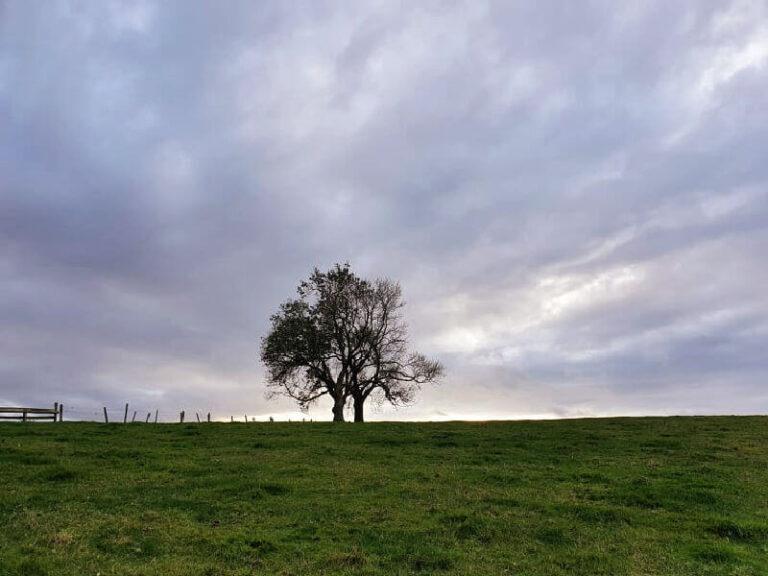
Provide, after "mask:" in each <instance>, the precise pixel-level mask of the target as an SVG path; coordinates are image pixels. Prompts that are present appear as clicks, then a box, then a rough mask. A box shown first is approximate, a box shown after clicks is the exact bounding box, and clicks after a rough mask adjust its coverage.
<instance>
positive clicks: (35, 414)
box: [0, 402, 64, 422]
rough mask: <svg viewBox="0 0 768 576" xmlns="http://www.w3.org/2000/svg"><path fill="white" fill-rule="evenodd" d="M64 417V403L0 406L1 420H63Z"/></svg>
mask: <svg viewBox="0 0 768 576" xmlns="http://www.w3.org/2000/svg"><path fill="white" fill-rule="evenodd" d="M63 419H64V405H63V404H59V403H58V402H55V403H54V404H53V408H24V407H19V406H0V420H21V421H22V422H29V421H31V420H50V421H52V422H61V421H62V420H63Z"/></svg>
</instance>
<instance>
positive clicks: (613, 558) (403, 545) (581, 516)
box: [0, 417, 768, 576]
mask: <svg viewBox="0 0 768 576" xmlns="http://www.w3.org/2000/svg"><path fill="white" fill-rule="evenodd" d="M0 574H2V575H3V576H6V575H9V576H10V575H27V576H33V575H44V574H62V575H64V574H66V575H71V574H91V575H96V574H101V575H102V576H106V575H111V574H158V575H160V574H162V575H177V574H179V575H180V574H184V575H187V574H198V575H224V574H285V575H287V574H295V575H305V574H494V575H497V574H499V575H500V574H516V575H533V574H542V575H545V574H546V575H579V574H581V575H589V576H595V575H600V574H605V575H619V574H633V575H634V574H636V575H641V574H674V575H687V574H689V575H696V576H700V575H708V574H712V575H715V574H717V575H726V574H728V575H740V576H746V575H755V576H757V575H764V574H768V418H757V417H754V418H746V417H744V418H733V417H727V418H639V419H607V420H568V421H557V422H492V423H483V424H474V423H445V424H423V423H421V424H415V423H369V424H364V425H352V424H343V425H333V424H330V423H327V424H326V423H314V424H310V423H293V424H288V423H285V424H284V423H273V424H270V423H264V424H184V425H180V424H156V425H153V424H130V425H122V424H110V425H105V424H86V423H63V424H56V425H53V424H40V423H36V424H2V425H0Z"/></svg>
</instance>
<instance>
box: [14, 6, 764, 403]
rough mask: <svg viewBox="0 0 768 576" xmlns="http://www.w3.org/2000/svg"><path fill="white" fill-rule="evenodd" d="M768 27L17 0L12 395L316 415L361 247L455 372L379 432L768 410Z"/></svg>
mask: <svg viewBox="0 0 768 576" xmlns="http://www.w3.org/2000/svg"><path fill="white" fill-rule="evenodd" d="M766 12H768V9H766V7H765V5H764V4H763V3H761V2H749V1H743V2H742V1H735V2H731V3H725V2H693V1H691V2H687V1H686V2H675V3H672V4H670V3H663V2H655V3H654V2H650V3H642V4H638V5H634V4H626V5H624V6H622V7H617V6H616V5H615V3H609V2H592V3H588V4H586V5H580V6H578V7H576V6H572V7H564V6H563V5H562V3H548V2H538V3H531V2H527V3H511V4H510V3H503V2H498V3H497V2H489V3H478V2H467V3H452V4H450V5H448V4H444V3H440V2H435V3H424V4H419V6H409V7H402V6H396V5H394V4H392V5H386V4H385V5H381V4H376V3H370V4H369V3H365V2H360V3H355V4H354V6H352V7H350V5H349V4H348V3H345V4H341V3H333V2H332V3H328V4H325V5H323V6H320V5H318V4H315V3H305V4H304V5H301V4H290V5H289V4H286V3H282V2H264V3H260V4H259V5H258V6H257V5H254V4H253V3H251V2H230V3H227V5H226V7H225V8H222V7H221V6H213V4H211V3H209V2H180V3H173V2H163V3H155V2H150V1H145V2H135V3H122V2H65V1H61V2H58V3H55V4H54V5H53V6H52V7H48V8H46V9H45V10H42V9H40V8H39V7H36V6H35V5H34V4H30V3H26V2H16V1H10V2H6V3H4V4H0V345H2V350H3V354H2V357H0V402H8V403H24V404H40V403H42V404H46V403H50V402H52V401H53V400H60V401H62V402H65V403H66V404H69V405H71V406H73V407H74V409H75V413H74V415H77V411H78V410H79V411H81V413H82V416H83V417H85V416H87V415H89V414H92V413H93V411H94V410H97V409H98V407H99V406H101V405H103V404H108V405H110V406H116V407H117V406H120V405H121V404H122V403H123V402H125V401H129V402H131V403H132V404H133V405H135V406H137V408H141V409H143V408H146V409H147V410H149V409H151V408H159V409H161V410H162V411H163V413H165V414H166V415H167V416H168V417H171V416H172V415H173V414H174V413H175V412H176V411H178V410H180V409H182V408H185V407H186V408H187V409H188V410H201V411H208V410H213V411H214V412H215V413H218V414H221V415H229V414H231V413H240V412H243V411H244V410H243V409H244V408H245V409H246V410H248V411H250V412H252V413H253V414H254V415H255V414H266V413H268V412H285V413H288V412H289V411H292V410H293V407H292V406H291V405H290V404H289V403H287V402H282V401H277V402H270V403H268V402H267V401H266V400H265V399H264V398H263V370H262V367H261V366H260V365H259V363H258V344H259V339H260V337H261V336H263V335H264V333H265V331H266V329H267V326H268V318H269V315H270V314H271V313H272V312H273V311H274V310H275V309H276V307H277V305H278V304H279V303H280V301H281V300H283V299H284V298H286V297H288V296H290V295H291V294H292V292H293V290H294V288H295V286H296V284H297V283H298V281H299V280H301V279H302V278H304V277H306V275H307V274H308V272H309V271H310V270H311V268H312V267H313V266H315V265H318V266H320V267H324V266H329V265H331V264H332V263H334V262H336V261H344V260H349V261H350V262H351V263H352V264H353V266H354V267H355V268H356V269H357V270H358V271H359V272H361V273H363V274H366V275H388V276H391V277H393V278H395V279H398V280H400V281H401V282H402V284H403V286H404V290H405V294H406V297H407V299H408V301H409V310H408V313H409V323H410V326H411V331H412V335H413V340H414V345H415V346H417V347H418V348H419V349H421V350H423V351H425V352H428V353H430V354H434V355H437V356H439V357H441V358H442V359H444V360H445V362H446V364H447V365H448V369H449V376H448V379H447V381H446V382H445V383H444V384H443V385H442V386H441V387H439V388H435V389H430V390H425V391H424V395H423V400H422V402H421V403H420V404H418V405H417V406H416V407H414V408H411V409H409V410H399V411H391V410H389V409H387V408H382V409H381V411H380V412H379V413H378V417H381V418H445V417H449V418H450V417H480V418H482V417H522V416H533V417H536V416H572V415H601V414H639V413H692V412H738V413H743V412H765V411H766V410H768V392H766V388H765V384H764V382H765V379H766V375H768V360H766V356H765V354H764V353H762V351H763V350H765V349H766V345H768V300H766V296H765V293H764V289H763V287H764V286H766V285H768V273H767V272H766V270H765V266H764V259H765V257H764V253H765V250H766V247H767V246H768V233H767V232H766V230H768V227H766V224H768V167H767V165H766V163H765V162H764V159H763V155H764V152H763V151H764V150H765V149H766V145H768V110H766V107H765V106H764V101H765V97H764V95H765V93H766V92H767V91H768V41H766V38H768V28H766V25H765V22H766V21H768V19H767V18H766V16H768V14H767V13H766ZM326 408H327V407H325V406H320V407H318V409H317V411H316V412H314V414H315V415H316V416H320V417H324V416H327V415H326V414H325V412H326Z"/></svg>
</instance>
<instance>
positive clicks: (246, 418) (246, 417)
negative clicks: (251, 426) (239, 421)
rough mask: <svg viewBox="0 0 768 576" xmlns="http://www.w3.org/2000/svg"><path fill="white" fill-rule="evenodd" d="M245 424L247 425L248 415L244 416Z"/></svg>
mask: <svg viewBox="0 0 768 576" xmlns="http://www.w3.org/2000/svg"><path fill="white" fill-rule="evenodd" d="M245 423H246V424H248V414H246V415H245Z"/></svg>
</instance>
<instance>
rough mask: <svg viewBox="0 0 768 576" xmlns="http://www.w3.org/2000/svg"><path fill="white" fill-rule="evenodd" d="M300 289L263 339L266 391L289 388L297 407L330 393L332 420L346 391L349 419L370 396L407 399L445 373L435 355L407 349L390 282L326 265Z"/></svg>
mask: <svg viewBox="0 0 768 576" xmlns="http://www.w3.org/2000/svg"><path fill="white" fill-rule="evenodd" d="M298 293H299V298H298V299H295V300H288V301H287V302H285V303H283V304H282V305H281V306H280V310H279V311H278V313H277V314H275V315H273V316H272V319H271V320H272V329H271V331H270V333H269V334H268V335H267V336H266V337H265V338H264V339H263V341H262V345H261V359H262V361H263V362H264V364H266V366H267V369H268V381H269V382H268V385H269V387H270V388H271V389H272V390H271V393H272V394H284V395H287V396H289V397H290V398H293V399H294V400H296V401H297V402H298V403H299V406H300V407H301V408H302V409H306V408H307V407H308V406H309V405H311V404H312V403H313V402H315V401H316V400H317V399H318V398H321V397H322V396H325V395H328V396H330V397H331V398H332V399H333V420H334V422H343V421H344V407H345V405H346V403H347V400H348V399H349V398H350V397H351V398H352V400H353V404H354V414H355V422H362V421H363V420H364V406H365V403H366V401H367V400H368V399H369V398H371V397H374V396H378V397H379V398H380V399H381V400H383V401H387V402H390V403H392V404H395V405H406V404H409V403H411V402H412V401H413V400H414V398H415V395H416V392H417V391H418V389H419V388H420V387H421V385H422V384H425V383H427V382H434V381H436V380H438V379H439V377H440V376H441V375H442V374H443V367H442V365H441V364H440V363H439V362H438V361H436V360H429V359H427V358H426V357H425V356H424V355H422V354H418V353H416V352H409V351H408V341H407V327H406V325H405V323H404V321H403V317H402V311H403V308H404V306H405V303H404V302H403V299H402V291H401V289H400V286H399V284H397V283H396V282H392V281H391V280H388V279H376V280H374V281H373V282H370V281H368V280H364V279H362V278H359V277H358V276H356V275H355V274H354V273H352V272H351V271H350V268H349V264H345V265H343V266H341V265H339V264H337V265H336V266H334V267H333V268H332V269H331V270H329V271H328V272H320V271H319V270H318V269H317V268H315V270H314V272H313V273H312V275H311V276H310V278H309V280H307V281H305V282H302V283H301V284H300V285H299V287H298Z"/></svg>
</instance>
